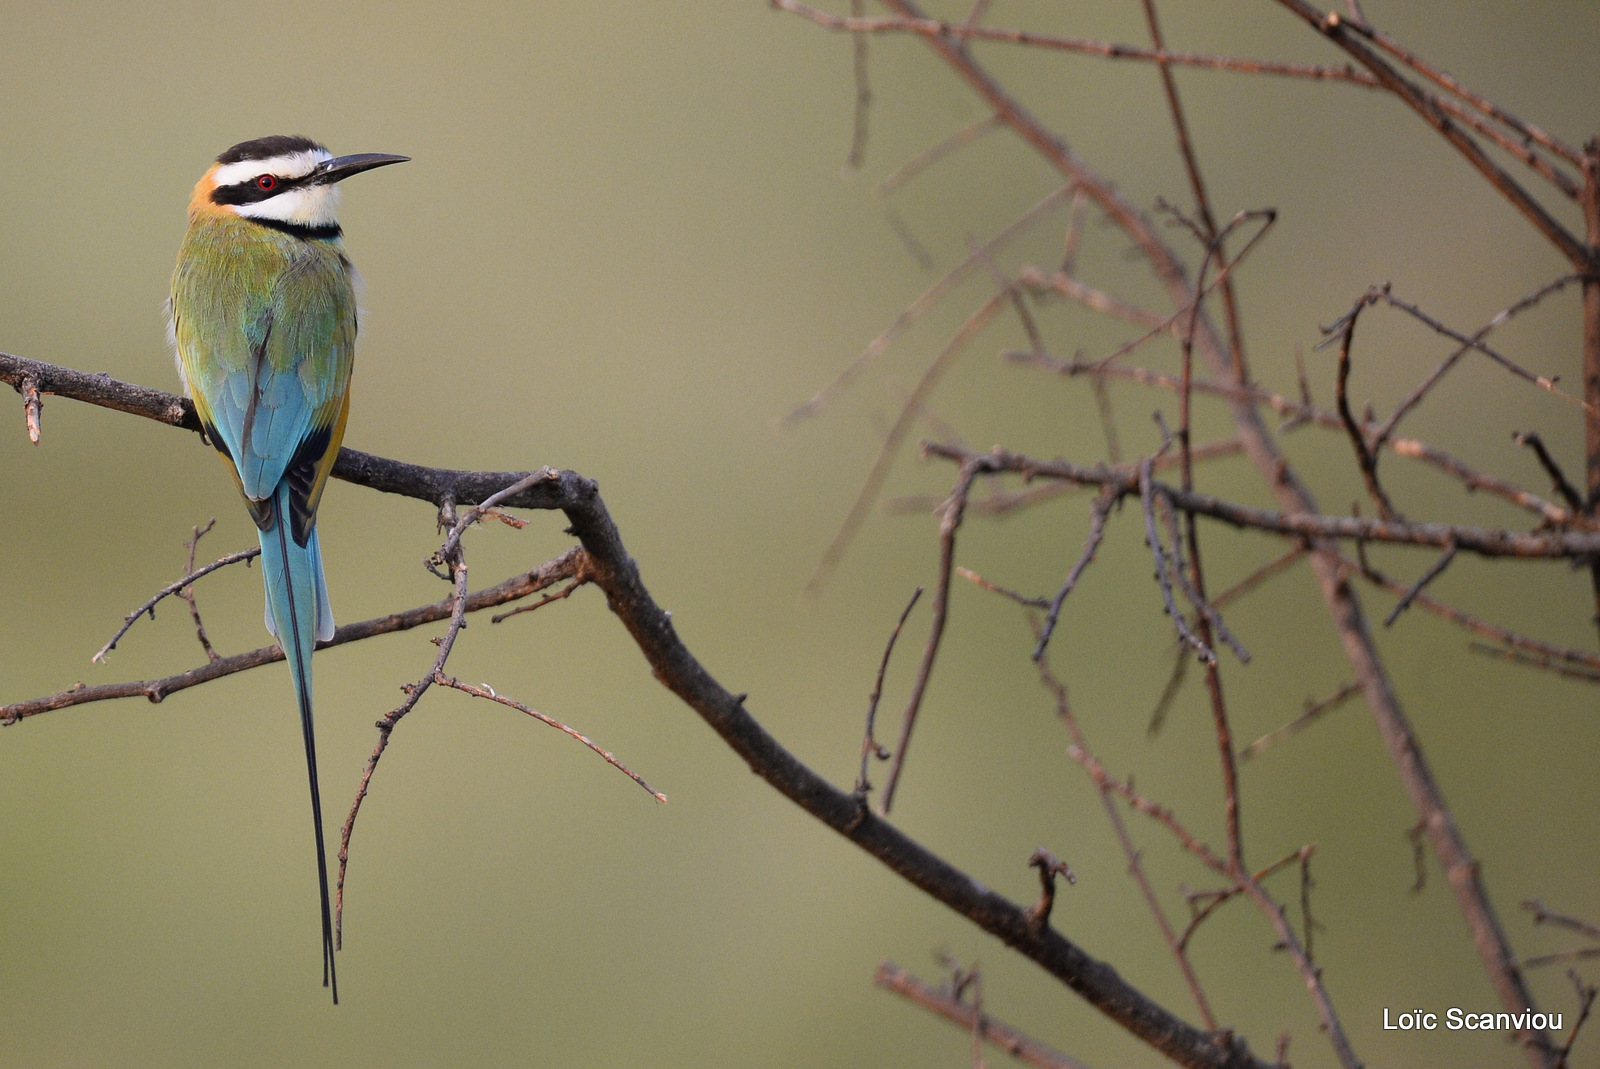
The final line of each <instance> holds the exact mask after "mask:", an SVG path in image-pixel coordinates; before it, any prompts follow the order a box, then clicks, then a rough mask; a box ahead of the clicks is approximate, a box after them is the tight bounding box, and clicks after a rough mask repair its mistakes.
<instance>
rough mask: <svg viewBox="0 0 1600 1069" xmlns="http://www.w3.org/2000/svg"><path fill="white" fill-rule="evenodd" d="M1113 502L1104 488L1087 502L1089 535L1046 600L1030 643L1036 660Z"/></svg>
mask: <svg viewBox="0 0 1600 1069" xmlns="http://www.w3.org/2000/svg"><path fill="white" fill-rule="evenodd" d="M1115 504H1116V498H1115V497H1114V496H1112V495H1111V494H1109V493H1106V492H1105V491H1102V492H1101V494H1100V496H1099V497H1097V498H1095V499H1094V504H1093V505H1090V506H1089V535H1088V537H1087V538H1085V539H1084V542H1083V552H1082V553H1080V554H1079V555H1078V560H1077V563H1075V564H1073V566H1072V569H1071V570H1070V571H1068V572H1067V578H1066V580H1065V581H1063V582H1062V584H1061V589H1060V590H1057V591H1056V596H1055V597H1054V598H1052V599H1051V600H1050V611H1049V612H1047V613H1045V617H1044V626H1043V627H1042V628H1040V629H1039V641H1038V642H1036V643H1034V647H1033V659H1034V660H1035V661H1037V660H1039V659H1040V658H1042V657H1043V656H1044V651H1045V647H1046V646H1048V645H1049V644H1050V636H1051V635H1052V634H1054V633H1055V629H1056V621H1058V620H1059V619H1061V606H1062V605H1063V604H1065V603H1066V600H1067V595H1068V594H1070V593H1072V591H1073V589H1074V588H1076V587H1077V585H1078V580H1079V579H1081V578H1082V577H1083V571H1084V569H1085V568H1087V567H1089V563H1090V562H1091V561H1093V560H1094V555H1095V551H1096V550H1098V549H1099V548H1100V540H1101V539H1102V538H1103V537H1104V536H1105V533H1106V520H1107V519H1109V518H1110V516H1111V509H1112V507H1113V506H1114V505H1115Z"/></svg>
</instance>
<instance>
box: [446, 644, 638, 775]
mask: <svg viewBox="0 0 1600 1069" xmlns="http://www.w3.org/2000/svg"><path fill="white" fill-rule="evenodd" d="M433 681H434V682H435V683H437V684H439V686H441V687H449V688H451V689H452V690H459V691H461V693H463V694H470V695H472V696H473V697H474V698H484V699H487V700H488V701H492V702H498V703H499V704H501V705H504V706H505V707H506V708H508V709H515V710H516V711H517V712H519V713H526V714H527V715H528V716H531V717H533V718H534V719H535V720H537V721H539V722H540V723H541V724H545V725H547V726H549V727H553V728H555V729H556V730H557V731H560V732H562V733H563V734H566V735H570V736H572V737H573V738H574V739H577V740H578V741H579V742H581V743H583V744H584V745H585V746H587V747H588V748H589V749H591V750H593V751H594V752H595V753H597V754H599V755H600V757H601V758H602V759H603V760H604V761H605V763H606V764H608V765H610V766H611V767H612V768H614V769H616V770H617V771H618V772H621V773H622V774H623V775H624V776H627V777H628V778H629V779H631V780H633V782H635V783H637V784H638V785H639V786H641V787H643V788H644V789H645V791H646V793H648V794H649V795H650V796H651V797H652V798H654V799H655V800H656V801H658V802H661V803H663V804H665V803H666V800H667V796H666V795H664V794H662V793H661V792H660V791H658V790H656V789H655V788H654V787H652V786H650V784H648V783H646V782H645V781H644V780H643V778H641V777H640V775H639V774H638V773H637V772H635V771H634V770H633V769H631V768H629V767H628V766H627V765H625V764H623V763H622V762H621V761H618V760H617V758H616V756H615V755H614V754H612V753H611V751H610V750H605V749H601V747H600V746H599V745H598V744H596V743H595V741H594V740H593V739H591V738H589V736H587V735H585V734H584V733H583V732H581V731H578V730H577V729H576V728H572V727H569V726H568V725H566V724H563V723H562V722H561V721H559V720H557V719H555V718H554V717H550V716H546V715H545V714H543V713H541V712H539V710H537V709H530V708H529V707H528V706H526V705H523V704H522V703H521V702H519V701H513V700H512V699H510V698H507V697H506V696H505V695H503V694H496V693H495V690H494V688H493V687H490V686H476V685H474V684H472V683H463V682H461V680H459V679H456V678H454V677H452V676H447V675H444V674H442V673H440V674H436V675H435V676H434V677H433Z"/></svg>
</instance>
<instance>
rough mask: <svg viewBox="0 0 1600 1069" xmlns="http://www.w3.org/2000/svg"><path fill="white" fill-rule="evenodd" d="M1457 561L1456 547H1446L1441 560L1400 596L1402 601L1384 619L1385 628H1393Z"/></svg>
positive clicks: (1430, 566) (1440, 555)
mask: <svg viewBox="0 0 1600 1069" xmlns="http://www.w3.org/2000/svg"><path fill="white" fill-rule="evenodd" d="M1455 559H1456V547H1455V546H1454V545H1448V546H1445V547H1444V552H1443V553H1441V554H1439V559H1438V560H1436V561H1434V562H1433V563H1432V564H1431V565H1429V566H1428V570H1427V571H1425V572H1423V573H1422V574H1421V575H1420V576H1418V577H1417V581H1416V582H1415V583H1412V584H1411V587H1410V588H1409V589H1408V590H1407V591H1406V592H1405V593H1404V594H1401V595H1400V600H1399V601H1397V602H1395V605H1394V609H1393V610H1392V611H1391V612H1390V613H1389V615H1388V616H1385V617H1384V618H1383V626H1384V627H1393V626H1394V622H1395V621H1396V620H1398V619H1400V614H1401V613H1403V612H1405V611H1406V610H1407V609H1409V608H1410V607H1411V603H1412V602H1413V601H1415V600H1416V599H1417V595H1418V594H1420V593H1422V591H1423V589H1424V588H1426V587H1427V585H1428V584H1429V583H1431V582H1433V581H1434V580H1435V579H1437V578H1439V576H1441V575H1443V574H1444V570H1445V569H1446V568H1448V567H1450V562H1451V561H1453V560H1455Z"/></svg>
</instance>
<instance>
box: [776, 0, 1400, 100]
mask: <svg viewBox="0 0 1600 1069" xmlns="http://www.w3.org/2000/svg"><path fill="white" fill-rule="evenodd" d="M770 2H771V4H772V6H773V7H776V8H781V9H782V10H784V11H789V12H792V13H794V14H796V15H799V16H800V17H802V18H805V19H809V20H811V21H812V22H815V23H816V24H817V25H819V26H822V27H824V28H825V29H829V30H838V31H840V32H844V33H851V34H862V33H912V34H919V35H921V36H923V37H943V38H948V39H950V40H953V41H969V40H970V41H1002V42H1005V43H1007V44H1016V45H1028V46H1031V47H1034V48H1043V49H1050V50H1054V51H1059V52H1079V53H1082V54H1084V55H1091V56H1100V57H1102V58H1104V59H1131V60H1136V61H1142V62H1147V63H1161V64H1168V65H1171V66H1175V67H1201V68H1206V69H1209V70H1221V71H1236V72H1238V73H1241V74H1265V75H1273V76H1277V77H1283V78H1305V79H1310V80H1312V81H1318V82H1348V83H1350V84H1351V85H1359V86H1363V87H1365V88H1369V89H1376V88H1378V86H1379V83H1378V80H1377V79H1376V78H1374V77H1372V76H1371V75H1369V74H1365V73H1363V72H1361V71H1358V70H1356V69H1355V68H1354V67H1350V66H1344V67H1329V66H1323V65H1318V64H1313V63H1280V62H1277V61H1274V60H1264V59H1242V58H1238V57H1235V56H1210V55H1202V54H1200V53H1196V52H1169V51H1167V50H1165V49H1161V48H1140V47H1139V46H1137V45H1125V44H1115V43H1112V42H1110V41H1095V40H1091V39H1089V38H1083V37H1060V36H1057V35H1055V34H1048V33H1033V32H1031V31H1028V30H1004V29H993V28H990V27H987V26H973V25H969V24H966V23H952V22H940V21H938V20H937V19H929V18H920V17H916V18H892V17H891V18H883V17H878V18H856V17H845V16H841V15H832V14H829V13H828V12H826V11H821V10H819V9H817V8H814V7H812V6H810V5H809V4H803V3H800V2H799V0H770Z"/></svg>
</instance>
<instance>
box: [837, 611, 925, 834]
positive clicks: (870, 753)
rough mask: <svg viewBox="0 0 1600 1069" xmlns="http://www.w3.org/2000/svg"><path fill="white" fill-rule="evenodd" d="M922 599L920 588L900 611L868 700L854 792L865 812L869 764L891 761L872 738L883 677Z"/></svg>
mask: <svg viewBox="0 0 1600 1069" xmlns="http://www.w3.org/2000/svg"><path fill="white" fill-rule="evenodd" d="M920 597H922V588H921V587H920V586H919V587H917V589H915V590H913V591H912V592H911V600H910V601H908V602H906V607H905V608H904V609H902V610H901V611H900V619H898V620H896V621H895V624H894V630H893V631H891V632H889V641H888V642H886V643H885V644H884V647H883V659H882V660H881V661H879V662H878V677H877V679H875V680H874V681H873V684H872V694H871V696H870V697H869V698H868V699H867V727H866V730H865V731H864V732H863V733H862V735H861V773H860V775H858V776H857V777H856V789H855V792H854V793H855V797H856V798H857V799H858V800H859V801H860V803H861V808H862V810H863V811H865V810H866V806H867V794H868V792H869V791H871V790H872V784H871V783H869V782H868V781H867V765H868V762H869V760H870V759H871V758H873V757H876V758H877V759H878V760H880V761H887V760H888V759H889V751H888V750H886V749H884V748H883V746H882V745H880V744H879V743H878V740H877V739H875V738H873V736H872V726H873V722H874V721H875V720H876V719H877V716H878V699H879V698H881V697H883V677H884V676H885V675H887V674H888V672H889V657H890V656H891V655H892V654H893V653H894V644H895V643H896V642H897V641H898V640H899V638H900V630H901V629H902V628H903V627H905V626H906V619H907V617H909V616H910V615H911V610H912V609H914V608H915V607H916V604H917V599H918V598H920Z"/></svg>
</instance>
